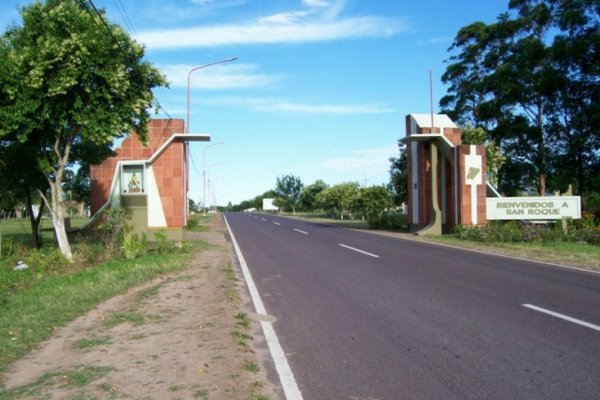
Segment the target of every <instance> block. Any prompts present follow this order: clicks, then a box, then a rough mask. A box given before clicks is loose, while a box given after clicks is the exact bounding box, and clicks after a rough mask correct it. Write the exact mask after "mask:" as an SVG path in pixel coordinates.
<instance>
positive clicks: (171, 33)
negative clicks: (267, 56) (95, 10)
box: [138, 0, 409, 49]
mask: <svg viewBox="0 0 600 400" xmlns="http://www.w3.org/2000/svg"><path fill="white" fill-rule="evenodd" d="M303 4H304V6H305V8H303V9H302V10H297V11H290V12H284V13H278V14H273V15H267V16H264V17H261V18H258V19H256V20H255V21H253V22H250V23H240V24H222V25H210V26H197V27H192V28H185V29H160V30H147V31H141V32H139V33H138V38H139V40H140V41H141V42H142V43H144V44H146V46H148V48H151V49H176V48H191V47H196V48H197V47H214V46H223V45H251V44H275V43H306V42H322V41H333V40H343V39H355V38H375V37H388V36H391V35H394V34H396V33H399V32H402V31H406V30H408V29H409V23H408V22H407V20H403V19H400V18H391V17H381V16H360V17H340V16H339V15H340V14H341V13H342V11H343V10H344V8H345V5H346V0H336V1H325V0H304V2H303Z"/></svg>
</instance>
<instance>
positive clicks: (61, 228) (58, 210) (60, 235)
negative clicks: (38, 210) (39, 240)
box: [50, 176, 73, 261]
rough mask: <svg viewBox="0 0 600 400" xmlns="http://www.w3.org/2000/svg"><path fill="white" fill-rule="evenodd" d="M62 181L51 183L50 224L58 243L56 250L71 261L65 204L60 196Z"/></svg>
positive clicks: (57, 180)
mask: <svg viewBox="0 0 600 400" xmlns="http://www.w3.org/2000/svg"><path fill="white" fill-rule="evenodd" d="M61 183H62V179H58V176H57V177H56V180H55V181H54V182H52V183H51V185H50V188H51V190H52V208H51V211H52V224H53V225H54V233H55V234H56V241H57V242H58V248H59V249H60V252H61V253H62V254H63V256H64V257H65V258H66V259H67V260H69V261H71V260H72V259H73V254H72V253H71V245H70V244H69V238H68V237H67V229H66V227H65V204H64V202H63V198H62V197H63V196H62V185H61Z"/></svg>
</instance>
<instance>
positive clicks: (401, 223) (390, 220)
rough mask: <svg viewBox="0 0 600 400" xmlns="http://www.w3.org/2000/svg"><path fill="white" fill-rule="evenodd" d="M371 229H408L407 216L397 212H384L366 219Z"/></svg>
mask: <svg viewBox="0 0 600 400" xmlns="http://www.w3.org/2000/svg"><path fill="white" fill-rule="evenodd" d="M367 223H368V224H369V228H371V229H390V230H402V229H407V228H408V216H407V215H405V214H402V213H400V212H397V211H384V212H383V213H380V214H375V215H370V216H368V217H367Z"/></svg>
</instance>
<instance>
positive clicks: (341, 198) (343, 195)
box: [316, 182, 360, 219]
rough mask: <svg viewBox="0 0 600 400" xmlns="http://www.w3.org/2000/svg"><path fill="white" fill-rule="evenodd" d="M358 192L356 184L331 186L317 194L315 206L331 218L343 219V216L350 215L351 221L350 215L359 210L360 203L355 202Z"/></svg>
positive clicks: (347, 183) (358, 187)
mask: <svg viewBox="0 0 600 400" xmlns="http://www.w3.org/2000/svg"><path fill="white" fill-rule="evenodd" d="M359 192H360V185H359V184H358V182H346V183H340V184H337V185H333V186H330V187H328V188H326V189H324V190H323V191H321V192H320V193H319V194H317V196H316V201H317V205H318V206H319V208H322V209H323V210H325V211H326V212H327V213H328V214H329V215H331V216H332V217H335V216H339V217H340V219H344V214H350V218H351V219H352V213H353V212H355V211H357V210H358V209H359V208H360V203H358V202H357V199H358V196H359Z"/></svg>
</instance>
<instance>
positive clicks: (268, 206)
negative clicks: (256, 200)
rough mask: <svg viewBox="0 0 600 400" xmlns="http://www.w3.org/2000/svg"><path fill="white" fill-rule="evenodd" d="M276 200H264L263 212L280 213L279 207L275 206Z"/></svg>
mask: <svg viewBox="0 0 600 400" xmlns="http://www.w3.org/2000/svg"><path fill="white" fill-rule="evenodd" d="M274 201H275V199H263V210H264V211H279V207H277V206H276V205H274V204H273V202H274Z"/></svg>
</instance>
